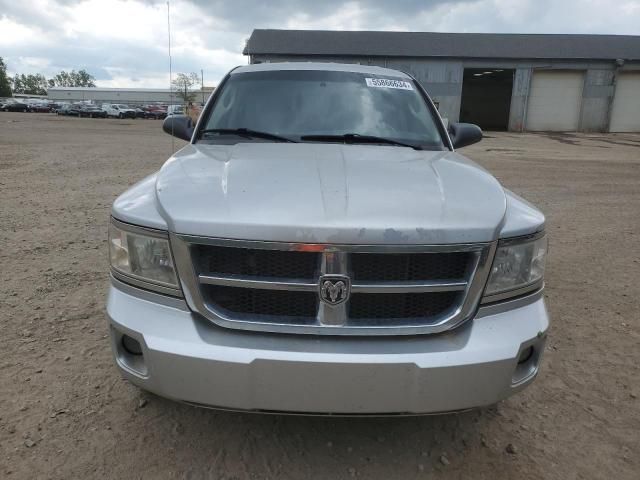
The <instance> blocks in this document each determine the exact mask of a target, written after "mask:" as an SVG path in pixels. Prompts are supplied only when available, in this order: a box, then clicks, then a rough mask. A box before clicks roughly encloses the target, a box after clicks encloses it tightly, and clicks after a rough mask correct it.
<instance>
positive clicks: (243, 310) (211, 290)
mask: <svg viewBox="0 0 640 480" xmlns="http://www.w3.org/2000/svg"><path fill="white" fill-rule="evenodd" d="M203 287H204V291H205V294H206V296H207V297H209V299H210V301H211V302H212V303H214V304H215V305H217V306H218V307H220V308H222V309H223V310H226V311H227V312H231V313H235V314H243V315H245V314H246V315H272V316H278V317H290V318H297V319H304V318H307V319H308V320H309V322H310V323H313V322H314V321H315V316H316V312H317V309H318V294H317V293H316V292H294V291H287V290H255V289H252V288H236V287H222V286H218V285H206V286H203Z"/></svg>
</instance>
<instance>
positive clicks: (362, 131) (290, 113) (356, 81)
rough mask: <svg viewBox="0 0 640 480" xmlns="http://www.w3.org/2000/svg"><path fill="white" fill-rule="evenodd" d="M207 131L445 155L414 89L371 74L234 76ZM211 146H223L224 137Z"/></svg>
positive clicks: (409, 82) (411, 84)
mask: <svg viewBox="0 0 640 480" xmlns="http://www.w3.org/2000/svg"><path fill="white" fill-rule="evenodd" d="M204 125H205V126H204V127H203V128H204V129H206V130H220V129H224V130H233V129H238V128H242V129H249V130H254V131H258V132H267V133H270V134H274V135H279V136H282V137H287V138H290V139H293V140H296V141H300V140H303V141H304V140H305V139H304V138H303V137H307V136H312V137H313V136H324V137H327V136H343V135H345V134H356V135H360V136H373V137H383V138H386V139H390V140H395V141H397V142H404V143H408V144H414V145H419V146H421V147H423V148H435V149H442V148H444V145H443V143H442V138H441V136H440V133H439V131H438V128H437V126H436V123H435V121H434V118H433V116H432V114H431V112H430V110H429V108H428V106H427V103H426V102H425V99H424V98H423V97H422V95H421V94H420V92H419V91H418V90H417V87H416V85H415V84H414V82H413V81H412V80H410V79H400V78H393V77H390V76H381V75H374V74H370V73H356V72H341V71H315V70H310V71H307V70H298V71H288V70H282V71H268V72H247V73H237V74H232V75H231V76H230V77H229V79H228V80H227V82H225V84H224V87H223V88H222V91H221V93H220V96H219V97H218V98H217V100H216V103H215V105H214V106H213V109H212V111H211V113H210V115H209V118H208V119H207V122H206V123H205V124H204ZM206 139H207V141H220V140H221V137H219V136H215V137H214V136H207V137H206ZM234 140H235V141H251V138H248V137H245V138H239V137H238V138H234ZM322 140H323V139H321V138H317V139H313V140H312V141H315V142H317V141H322ZM324 140H325V141H332V139H330V138H325V139H324ZM262 141H264V139H263V140H262ZM310 141H311V140H310ZM333 141H340V140H339V139H333ZM352 143H356V141H353V142H352Z"/></svg>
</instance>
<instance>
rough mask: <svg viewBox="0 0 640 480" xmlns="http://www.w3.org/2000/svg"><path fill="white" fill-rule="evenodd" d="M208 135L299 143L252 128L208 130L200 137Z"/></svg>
mask: <svg viewBox="0 0 640 480" xmlns="http://www.w3.org/2000/svg"><path fill="white" fill-rule="evenodd" d="M206 133H219V134H221V135H227V134H228V135H238V136H240V137H245V138H265V139H267V140H275V141H277V142H290V143H297V142H296V141H295V140H292V139H291V138H287V137H283V136H282V135H276V134H275V133H269V132H259V131H258V130H251V129H250V128H208V129H205V130H201V131H200V136H201V137H202V135H203V134H206Z"/></svg>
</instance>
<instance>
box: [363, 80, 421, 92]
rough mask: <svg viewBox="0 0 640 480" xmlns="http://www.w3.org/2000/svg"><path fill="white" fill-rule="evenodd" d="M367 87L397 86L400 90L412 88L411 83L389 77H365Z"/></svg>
mask: <svg viewBox="0 0 640 480" xmlns="http://www.w3.org/2000/svg"><path fill="white" fill-rule="evenodd" d="M365 80H366V81H367V87H378V88H397V89H400V90H413V85H411V83H410V82H405V81H404V80H391V79H389V78H365Z"/></svg>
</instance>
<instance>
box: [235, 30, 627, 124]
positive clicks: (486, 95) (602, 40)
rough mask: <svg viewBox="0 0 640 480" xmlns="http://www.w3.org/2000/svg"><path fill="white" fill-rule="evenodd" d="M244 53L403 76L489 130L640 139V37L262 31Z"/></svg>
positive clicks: (454, 116)
mask: <svg viewBox="0 0 640 480" xmlns="http://www.w3.org/2000/svg"><path fill="white" fill-rule="evenodd" d="M244 54H245V55H248V56H249V61H250V63H259V62H280V61H328V62H346V63H361V64H366V65H380V66H384V67H389V68H395V69H398V70H402V71H405V72H407V73H409V74H411V75H413V76H414V77H415V78H416V79H417V80H418V81H420V82H421V83H422V84H423V85H424V86H425V87H426V89H427V91H428V92H429V94H430V95H431V97H432V98H433V100H434V102H436V104H437V105H438V108H439V109H440V112H441V114H442V115H443V117H446V118H448V119H449V120H450V121H469V122H473V123H478V124H479V125H480V126H482V127H483V128H485V129H502V130H506V129H508V130H513V131H523V130H534V131H535V130H558V131H640V36H628V35H556V34H486V33H432V32H370V31H316V30H254V31H253V33H252V35H251V37H250V39H249V40H248V42H247V45H246V48H245V50H244Z"/></svg>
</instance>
